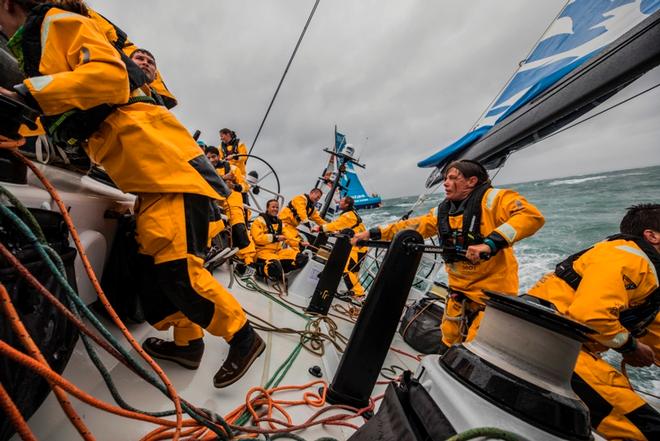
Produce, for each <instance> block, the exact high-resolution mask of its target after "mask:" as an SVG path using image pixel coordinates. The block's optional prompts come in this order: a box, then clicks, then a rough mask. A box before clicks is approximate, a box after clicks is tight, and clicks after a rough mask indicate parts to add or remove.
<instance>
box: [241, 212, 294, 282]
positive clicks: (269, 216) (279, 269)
mask: <svg viewBox="0 0 660 441" xmlns="http://www.w3.org/2000/svg"><path fill="white" fill-rule="evenodd" d="M279 211H280V204H279V202H278V201H277V199H271V200H269V201H268V202H267V203H266V213H263V214H261V215H259V216H258V217H257V218H256V219H255V220H254V221H253V222H252V226H251V227H250V233H252V239H253V240H254V243H255V244H256V247H257V273H258V274H260V275H262V276H264V277H268V278H269V279H271V280H273V281H281V280H282V277H283V276H284V275H285V274H287V273H289V272H291V271H293V270H296V269H298V268H301V267H302V266H304V265H305V263H307V256H306V255H305V254H303V253H301V252H300V251H298V250H297V249H296V248H291V247H289V248H284V244H285V243H286V242H287V238H286V236H285V235H284V234H283V225H282V221H281V220H280V219H278V218H277V214H278V212H279ZM294 244H297V242H296V241H294Z"/></svg>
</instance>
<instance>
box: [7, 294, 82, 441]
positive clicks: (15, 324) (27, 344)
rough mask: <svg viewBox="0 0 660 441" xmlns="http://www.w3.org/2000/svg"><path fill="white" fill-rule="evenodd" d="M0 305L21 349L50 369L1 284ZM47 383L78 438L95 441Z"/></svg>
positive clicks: (66, 401) (61, 394) (66, 400)
mask: <svg viewBox="0 0 660 441" xmlns="http://www.w3.org/2000/svg"><path fill="white" fill-rule="evenodd" d="M0 305H2V311H3V312H4V314H5V315H6V316H7V319H8V320H9V324H10V325H11V327H12V329H13V330H14V333H16V335H17V336H18V338H19V340H20V342H21V344H22V345H23V347H24V348H25V349H26V350H27V352H28V353H29V354H30V355H31V356H32V357H33V358H34V359H36V360H37V361H39V363H41V364H43V365H44V366H45V367H47V368H49V369H50V366H49V365H48V360H46V357H44V356H43V354H42V353H41V351H40V350H39V347H38V346H37V345H36V344H35V343H34V340H32V337H30V334H29V333H28V331H27V329H25V326H24V325H23V322H22V321H21V317H20V316H19V315H18V312H17V311H16V309H15V308H14V305H13V304H12V302H11V297H9V293H8V292H7V289H6V288H5V286H4V285H3V284H2V283H0ZM49 383H50V386H51V388H52V389H53V393H54V394H55V396H56V397H57V401H59V402H60V406H61V407H62V410H63V411H64V413H65V414H66V416H67V418H69V420H70V421H71V424H73V425H74V426H75V428H76V430H78V433H80V436H81V437H82V438H83V439H84V440H88V441H93V440H94V439H95V438H94V435H92V433H91V432H90V431H89V429H88V428H87V426H86V425H85V423H84V422H83V421H82V419H81V418H80V416H79V415H78V413H77V412H76V410H75V409H74V408H73V405H72V404H71V402H70V401H69V398H68V397H67V395H66V394H65V393H64V391H63V390H62V389H61V388H59V387H58V386H57V385H56V384H55V383H52V382H50V381H49Z"/></svg>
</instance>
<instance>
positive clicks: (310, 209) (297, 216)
mask: <svg viewBox="0 0 660 441" xmlns="http://www.w3.org/2000/svg"><path fill="white" fill-rule="evenodd" d="M305 199H307V204H306V205H305V212H306V213H307V218H309V217H310V216H311V215H312V213H313V212H314V203H313V202H312V200H311V199H310V198H309V196H308V195H306V194H305ZM291 202H292V201H289V203H288V204H287V207H289V210H291V213H293V218H294V219H295V220H296V222H298V223H300V222H302V218H301V217H300V214H298V211H297V210H296V207H294V206H293V204H292V203H291Z"/></svg>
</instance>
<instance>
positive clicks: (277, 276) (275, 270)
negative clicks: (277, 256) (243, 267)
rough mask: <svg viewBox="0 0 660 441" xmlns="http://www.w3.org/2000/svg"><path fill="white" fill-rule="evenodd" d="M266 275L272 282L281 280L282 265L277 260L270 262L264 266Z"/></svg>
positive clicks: (282, 273)
mask: <svg viewBox="0 0 660 441" xmlns="http://www.w3.org/2000/svg"><path fill="white" fill-rule="evenodd" d="M265 270H266V275H267V276H268V277H270V278H271V279H273V280H281V279H282V276H283V275H284V270H283V269H282V264H281V263H280V261H279V260H271V261H270V262H268V263H267V264H266V268H265Z"/></svg>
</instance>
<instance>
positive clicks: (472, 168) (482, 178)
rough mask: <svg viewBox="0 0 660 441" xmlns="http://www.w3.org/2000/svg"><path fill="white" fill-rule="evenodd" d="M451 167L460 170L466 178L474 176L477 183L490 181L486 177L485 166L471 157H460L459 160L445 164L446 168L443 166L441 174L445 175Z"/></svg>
mask: <svg viewBox="0 0 660 441" xmlns="http://www.w3.org/2000/svg"><path fill="white" fill-rule="evenodd" d="M452 168H455V169H456V170H458V171H459V172H461V174H462V175H463V176H464V177H465V178H466V179H467V178H471V177H472V176H476V177H477V184H483V183H484V182H488V183H490V178H489V177H488V170H486V167H484V166H483V165H481V163H480V162H478V161H473V160H471V159H461V160H459V161H453V162H451V163H450V164H449V165H448V166H447V168H445V171H444V173H443V175H445V176H446V175H447V172H448V171H449V170H451V169H452Z"/></svg>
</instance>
